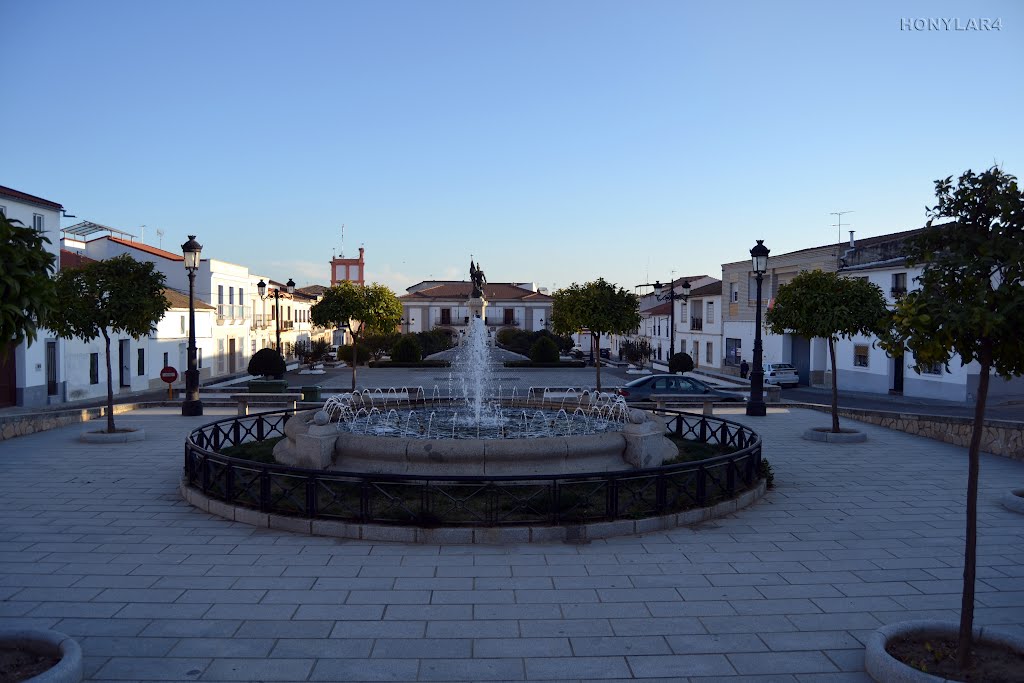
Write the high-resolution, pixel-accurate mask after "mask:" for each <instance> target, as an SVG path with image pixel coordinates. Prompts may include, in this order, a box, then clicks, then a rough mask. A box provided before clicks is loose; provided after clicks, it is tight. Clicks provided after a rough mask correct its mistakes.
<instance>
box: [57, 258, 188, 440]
mask: <svg viewBox="0 0 1024 683" xmlns="http://www.w3.org/2000/svg"><path fill="white" fill-rule="evenodd" d="M54 284H55V288H56V292H57V300H58V301H60V302H61V309H60V313H59V314H58V315H55V316H54V317H53V319H52V320H50V321H48V322H47V326H48V327H50V328H51V329H53V331H54V332H56V333H57V335H58V336H60V337H63V338H65V339H71V338H73V337H77V338H79V339H82V340H85V341H87V342H89V341H93V340H95V339H98V338H100V337H102V338H103V347H104V351H105V356H106V364H107V424H106V428H105V429H100V430H87V431H86V432H85V433H84V434H83V435H82V437H81V438H82V439H83V440H84V441H93V442H112V441H114V442H117V441H138V440H140V439H143V438H145V432H144V431H143V430H141V429H133V428H123V429H117V427H116V426H115V425H114V383H113V373H112V370H111V362H110V338H111V336H113V337H115V338H117V337H119V336H120V335H123V334H127V335H128V336H130V337H133V338H135V339H139V338H140V337H144V336H146V335H148V334H150V333H152V332H153V331H154V330H155V329H156V325H157V323H159V322H160V320H161V319H163V317H164V314H165V313H166V312H167V309H168V308H170V306H171V304H170V302H169V301H168V300H167V297H166V296H164V274H163V273H161V272H160V271H158V270H157V269H156V266H154V265H153V264H152V263H148V262H139V261H136V260H135V259H133V258H132V257H131V256H128V255H127V254H122V255H121V256H116V257H114V258H112V259H107V260H105V261H93V262H91V263H86V264H85V265H83V266H81V267H79V268H64V269H62V270H61V271H60V273H58V274H57V278H56V280H55V283H54Z"/></svg>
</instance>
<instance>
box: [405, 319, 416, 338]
mask: <svg viewBox="0 0 1024 683" xmlns="http://www.w3.org/2000/svg"><path fill="white" fill-rule="evenodd" d="M415 322H416V318H409V319H408V320H406V319H405V318H402V321H401V324H402V325H403V326H404V327H405V333H406V334H408V333H409V332H410V330H411V328H412V326H413V324H415Z"/></svg>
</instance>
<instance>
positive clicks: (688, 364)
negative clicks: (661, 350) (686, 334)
mask: <svg viewBox="0 0 1024 683" xmlns="http://www.w3.org/2000/svg"><path fill="white" fill-rule="evenodd" d="M693 367H694V366H693V359H692V358H690V354H688V353H683V352H682V351H680V352H679V353H677V354H676V355H674V356H672V357H671V358H669V359H668V371H669V372H672V373H675V372H689V371H690V370H693Z"/></svg>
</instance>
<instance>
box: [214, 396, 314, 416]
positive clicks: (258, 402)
mask: <svg viewBox="0 0 1024 683" xmlns="http://www.w3.org/2000/svg"><path fill="white" fill-rule="evenodd" d="M231 400H232V401H238V414H239V415H248V414H249V406H279V405H285V406H288V407H289V408H292V409H294V408H296V407H297V406H296V404H297V403H298V402H299V401H301V400H302V394H291V393H288V394H232V395H231Z"/></svg>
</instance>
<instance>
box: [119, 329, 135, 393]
mask: <svg viewBox="0 0 1024 683" xmlns="http://www.w3.org/2000/svg"><path fill="white" fill-rule="evenodd" d="M131 344H132V341H131V339H121V340H120V341H119V342H118V344H117V359H118V362H119V366H120V368H121V386H122V387H130V386H131V385H132V354H131V351H132V348H131Z"/></svg>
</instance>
